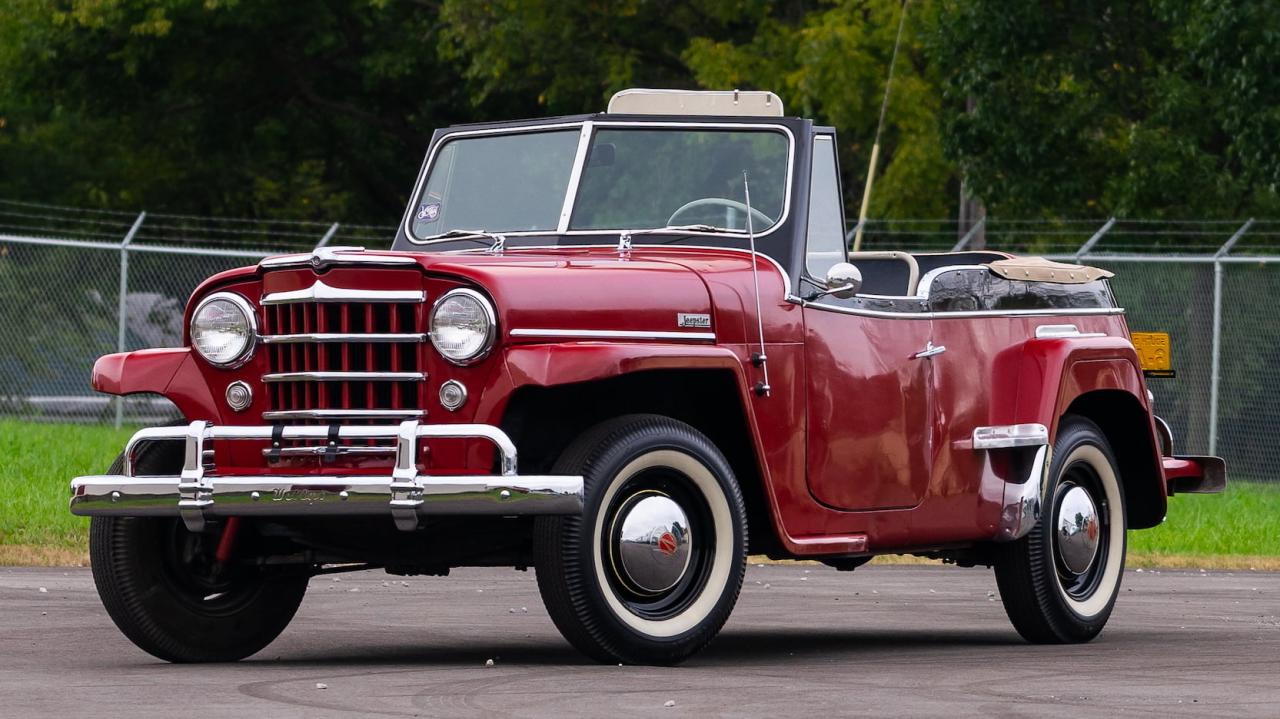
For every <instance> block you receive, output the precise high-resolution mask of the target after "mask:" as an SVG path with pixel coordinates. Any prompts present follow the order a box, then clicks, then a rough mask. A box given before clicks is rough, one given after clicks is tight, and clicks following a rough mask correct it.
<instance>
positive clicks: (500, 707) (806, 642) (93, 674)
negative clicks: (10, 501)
mask: <svg viewBox="0 0 1280 719" xmlns="http://www.w3.org/2000/svg"><path fill="white" fill-rule="evenodd" d="M995 591H996V586H995V580H994V578H993V577H992V575H991V572H990V571H989V570H985V569H960V568H955V567H914V566H913V567H876V566H872V567H864V568H862V569H859V570H857V571H855V572H852V573H840V572H836V571H834V570H831V569H827V568H825V567H819V566H813V567H806V566H795V565H786V566H783V565H769V566H756V565H752V566H751V568H750V569H749V570H748V572H747V581H746V585H745V587H744V588H743V592H742V596H741V598H740V599H739V601H738V606H737V609H736V610H735V612H734V615H733V617H732V618H731V619H730V620H729V623H728V625H727V626H726V627H725V629H724V631H723V632H722V633H721V634H720V637H719V638H718V639H717V640H716V641H715V643H713V644H712V645H711V647H709V648H708V649H707V650H706V651H704V652H703V653H701V654H699V655H697V656H696V657H694V658H693V659H692V660H690V661H689V662H687V663H686V664H684V665H682V666H680V667H675V668H656V667H631V666H628V667H621V666H613V665H606V666H601V665H597V664H592V663H589V662H587V661H586V660H584V659H583V658H582V657H581V656H579V655H578V654H576V653H575V652H574V651H573V649H571V648H570V647H569V645H568V644H566V643H565V642H564V640H563V639H561V637H560V635H559V634H558V633H557V632H556V630H555V627H553V626H552V624H551V621H550V619H549V618H548V617H547V614H546V612H545V611H544V610H543V608H542V603H541V601H540V600H539V597H538V591H537V586H536V584H535V582H534V577H533V573H532V572H528V573H522V572H516V571H513V570H493V569H472V570H456V571H455V572H454V573H453V575H452V576H450V577H446V578H439V577H429V578H428V577H410V578H401V577H391V576H388V575H386V574H382V573H378V572H362V573H358V574H347V575H341V576H334V577H318V578H316V579H313V580H312V582H311V588H310V591H309V592H308V594H307V598H306V600H305V601H304V602H303V605H302V609H301V610H300V611H299V613H298V616H297V618H296V619H295V620H294V622H293V624H292V625H291V626H290V627H289V628H288V629H287V630H286V631H285V633H284V634H283V635H282V636H281V637H280V638H279V639H278V640H276V642H275V643H274V644H272V645H271V646H270V647H268V648H267V649H266V650H264V651H263V652H261V653H259V654H258V655H257V656H255V657H253V658H251V659H249V660H246V661H243V662H240V663H237V664H225V665H202V666H192V665H188V666H178V665H169V664H164V663H162V662H159V661H157V660H155V659H153V658H151V657H150V656H148V655H146V654H144V653H143V652H141V651H139V650H138V649H136V648H134V647H133V645H132V644H130V643H129V642H128V641H127V640H126V639H125V638H124V637H123V636H122V635H121V634H120V633H119V632H118V631H117V630H116V628H115V627H114V626H113V625H112V624H111V621H110V619H108V617H107V615H106V613H105V612H104V611H103V609H102V606H101V604H100V603H99V601H98V597H97V594H96V592H95V591H94V588H93V579H92V577H91V576H90V574H89V572H88V570H84V569H68V570H63V569H20V568H5V569H0V715H2V716H24V717H25V716H58V717H72V716H90V715H91V716H93V717H95V718H107V717H129V718H130V719H140V718H143V717H165V718H166V719H170V718H171V717H174V716H199V717H201V718H202V719H204V718H211V717H236V718H237V719H245V717H257V716H271V717H294V716H297V717H328V716H342V715H348V716H446V717H505V716H529V717H555V718H556V719H567V718H568V717H623V716H625V717H631V716H640V717H645V716H653V717H708V716H769V717H792V716H795V717H802V716H803V717H827V716H857V715H867V716H893V717H916V716H940V717H948V718H952V717H968V716H982V717H992V716H1036V717H1041V716H1048V717H1073V718H1074V717H1080V716H1111V715H1121V716H1160V717H1182V716H1215V717H1221V716H1257V717H1277V716H1280V616H1278V615H1280V574H1273V573H1261V572H1247V571H1244V572H1200V571H1152V570H1146V571H1130V572H1128V573H1126V575H1125V578H1124V584H1123V587H1122V589H1121V596H1120V602H1119V605H1118V606H1117V608H1116V611H1115V614H1113V615H1112V618H1111V623H1110V624H1109V625H1108V627H1107V629H1106V630H1105V631H1104V632H1103V633H1102V635H1101V636H1100V637H1099V638H1098V639H1096V640H1095V641H1093V642H1091V643H1089V644H1085V645H1077V646H1066V647H1063V646H1030V645H1028V644H1025V643H1023V642H1022V640H1021V639H1020V638H1019V637H1018V635H1017V634H1016V633H1014V631H1013V629H1012V628H1011V627H1010V625H1009V623H1008V620H1007V619H1006V618H1005V615H1004V610H1003V608H1002V607H1001V605H1000V601H999V599H998V598H997V597H996V596H995ZM488 660H493V665H492V666H486V663H487V662H488Z"/></svg>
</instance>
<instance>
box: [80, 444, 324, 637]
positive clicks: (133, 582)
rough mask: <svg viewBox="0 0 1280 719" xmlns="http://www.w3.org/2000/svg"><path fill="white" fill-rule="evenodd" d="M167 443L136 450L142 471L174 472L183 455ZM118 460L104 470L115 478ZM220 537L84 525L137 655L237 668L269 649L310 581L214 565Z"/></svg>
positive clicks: (98, 573)
mask: <svg viewBox="0 0 1280 719" xmlns="http://www.w3.org/2000/svg"><path fill="white" fill-rule="evenodd" d="M165 445H175V443H172V442H166V443H156V444H154V445H152V447H151V448H147V449H144V450H143V452H142V455H141V456H140V457H139V462H138V470H139V472H140V473H141V474H164V473H166V472H167V473H172V472H173V463H174V462H175V461H177V462H178V463H180V462H181V457H180V456H179V457H174V456H171V455H172V453H173V451H174V450H173V448H172V447H166V446H165ZM175 446H176V445H175ZM120 463H121V460H119V459H117V460H116V465H115V466H113V467H112V469H111V473H113V474H118V473H119V472H120V471H122V470H121V466H120ZM244 531H245V529H244V528H243V527H242V529H241V533H242V534H243V533H244ZM219 538H220V535H219V534H218V533H217V532H206V533H200V534H194V533H192V532H188V531H187V529H186V526H185V525H184V524H183V523H182V521H181V520H179V519H176V518H168V517H94V518H93V520H92V521H91V522H90V526H89V559H90V563H91V565H92V567H93V580H94V583H95V584H96V585H97V587H98V595H99V596H100V597H101V598H102V603H103V605H104V606H105V607H106V609H107V614H109V615H110V616H111V619H112V620H113V621H114V622H115V624H116V626H117V627H119V628H120V631H122V632H123V633H124V635H125V636H126V637H128V638H129V639H130V640H131V641H133V643H134V644H136V645H138V647H139V648H140V649H142V650H143V651H146V652H147V653H149V654H151V655H153V656H155V657H158V658H160V659H164V660H166V661H170V662H227V661H235V660H238V659H243V658H245V657H247V656H249V655H251V654H254V653H256V652H257V651H259V650H260V649H262V648H263V647H265V646H267V645H268V644H270V643H271V641H272V640H274V639H275V638H276V637H277V636H278V635H279V634H280V632H282V631H284V628H285V627H286V626H288V624H289V622H290V620H292V619H293V615H294V613H295V612H297V610H298V606H299V605H300V604H301V603H302V596H303V594H304V593H305V592H306V590H307V581H308V577H306V576H297V575H286V574H280V573H276V572H272V571H270V570H268V569H265V568H259V567H254V566H251V565H248V564H233V563H227V566H221V565H220V564H219V563H218V562H217V560H216V559H215V554H216V547H217V544H218V540H219ZM239 541H240V542H243V541H244V539H243V538H242V539H241V540H239Z"/></svg>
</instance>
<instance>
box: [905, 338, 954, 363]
mask: <svg viewBox="0 0 1280 719" xmlns="http://www.w3.org/2000/svg"><path fill="white" fill-rule="evenodd" d="M946 351H947V348H946V347H944V346H942V345H938V346H936V347H935V346H934V344H933V340H930V341H929V344H927V345H925V346H924V349H922V350H920V351H919V352H917V353H915V354H914V355H911V357H912V359H924V358H926V357H934V356H936V355H940V354H942V353H943V352H946Z"/></svg>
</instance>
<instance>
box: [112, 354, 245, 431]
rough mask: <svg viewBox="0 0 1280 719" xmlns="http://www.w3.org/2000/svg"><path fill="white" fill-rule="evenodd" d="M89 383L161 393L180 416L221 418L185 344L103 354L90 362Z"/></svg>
mask: <svg viewBox="0 0 1280 719" xmlns="http://www.w3.org/2000/svg"><path fill="white" fill-rule="evenodd" d="M90 384H91V385H92V386H93V388H94V389H95V390H97V391H99V392H102V393H104V394H114V395H129V394H140V393H151V394H158V395H162V396H164V397H165V398H167V399H168V400H169V401H170V402H173V403H174V405H175V406H177V408H178V411H179V412H181V413H182V416H183V417H187V418H198V419H208V420H211V421H215V422H221V421H222V415H221V412H220V411H219V409H218V404H217V402H216V401H215V400H214V397H213V394H212V393H211V392H210V391H209V385H208V383H207V382H205V379H204V376H203V375H202V374H201V373H200V368H199V367H198V366H197V365H196V360H195V358H194V357H193V356H192V354H191V349H190V348H188V347H177V348H161V349H146V350H136V351H134V352H117V353H114V354H109V355H103V356H102V357H99V358H98V361H97V362H94V364H93V374H92V376H91V378H90Z"/></svg>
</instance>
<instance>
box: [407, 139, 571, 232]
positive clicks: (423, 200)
mask: <svg viewBox="0 0 1280 719" xmlns="http://www.w3.org/2000/svg"><path fill="white" fill-rule="evenodd" d="M579 134H580V131H579V130H578V128H576V127H574V128H570V129H567V130H555V131H550V132H528V133H521V134H511V135H483V136H479V137H463V138H460V139H456V140H448V141H446V142H445V143H444V144H443V145H441V146H440V150H439V152H437V153H436V159H435V162H433V163H432V165H431V174H430V176H428V177H427V183H426V186H425V187H424V188H423V192H422V196H421V197H420V198H419V199H418V204H417V206H416V207H415V208H414V214H413V234H414V235H416V236H418V237H430V236H433V235H440V234H444V233H446V232H449V231H451V230H488V231H490V232H513V231H522V230H530V231H537V230H543V231H548V232H550V231H554V230H555V229H556V225H557V223H558V222H559V221H560V210H561V209H562V207H563V205H564V195H565V192H566V191H568V189H569V176H570V175H571V174H572V172H573V158H574V155H575V154H576V153H577V150H578V135H579Z"/></svg>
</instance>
